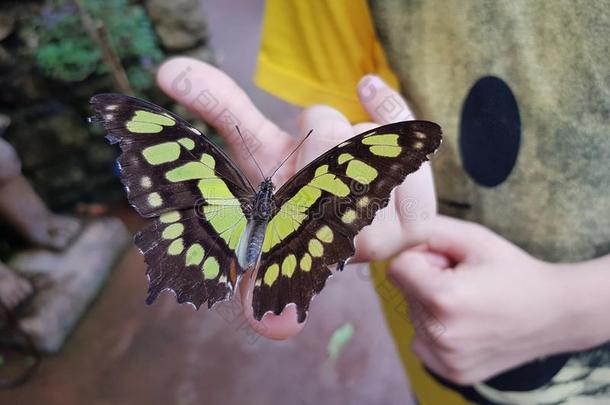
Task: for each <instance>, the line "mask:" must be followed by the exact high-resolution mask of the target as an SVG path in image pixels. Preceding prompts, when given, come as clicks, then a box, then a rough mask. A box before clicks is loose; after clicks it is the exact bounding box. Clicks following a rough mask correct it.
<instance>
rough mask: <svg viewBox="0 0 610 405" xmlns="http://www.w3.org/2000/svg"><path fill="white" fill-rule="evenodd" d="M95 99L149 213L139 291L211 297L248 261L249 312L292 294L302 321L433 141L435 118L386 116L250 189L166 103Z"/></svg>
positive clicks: (137, 198) (131, 187) (196, 301)
mask: <svg viewBox="0 0 610 405" xmlns="http://www.w3.org/2000/svg"><path fill="white" fill-rule="evenodd" d="M91 103H92V105H93V108H94V109H95V111H96V116H97V119H98V120H99V121H101V122H103V124H104V127H105V129H106V130H107V132H108V133H109V134H108V138H109V139H110V140H111V141H112V142H117V143H118V144H119V146H120V148H121V151H122V154H121V155H120V156H119V158H118V163H119V166H120V169H121V173H120V177H121V181H122V182H123V184H124V185H125V189H126V192H127V198H128V200H129V201H130V203H131V204H132V205H133V206H134V207H135V209H136V210H137V211H138V213H140V215H142V216H144V217H146V218H150V219H151V223H150V225H149V226H148V227H147V228H145V229H143V230H141V231H140V232H139V233H138V234H137V235H136V237H135V244H136V245H137V246H138V248H139V249H140V251H141V252H142V254H143V255H144V258H145V261H146V263H147V265H148V270H147V275H148V279H149V291H148V298H147V300H146V302H147V303H152V302H153V301H154V300H155V299H156V297H157V296H158V295H159V293H161V292H162V291H164V290H171V291H174V292H175V294H176V297H177V301H178V302H180V303H183V302H185V303H191V304H193V305H194V306H195V307H196V308H199V307H200V306H201V305H202V304H204V303H207V305H208V307H211V306H212V305H213V304H215V303H216V302H220V301H223V300H226V299H227V298H229V297H231V296H232V294H233V293H234V290H235V287H236V285H237V283H238V281H239V279H240V277H241V276H242V275H243V274H244V273H245V272H247V271H251V270H256V271H255V272H254V273H253V274H254V277H255V278H254V282H253V292H252V307H253V313H254V317H255V318H257V319H261V318H262V317H263V315H264V314H265V313H267V312H272V313H275V314H279V313H280V312H281V311H282V310H283V308H284V307H285V306H286V305H288V304H291V303H293V304H295V305H296V310H297V315H298V321H299V322H302V321H304V320H305V318H306V316H307V311H308V309H309V304H310V302H311V299H312V298H313V297H314V296H315V295H316V294H318V293H319V292H320V291H321V290H322V288H323V287H324V285H325V283H326V279H327V278H328V277H329V276H330V274H331V268H333V267H335V268H337V269H342V267H343V264H344V263H345V261H346V260H347V259H348V258H350V257H352V256H353V255H354V252H355V247H354V238H355V236H356V235H357V234H358V233H359V232H360V230H361V229H362V228H363V227H365V226H367V225H370V224H371V222H372V221H373V219H374V218H375V215H376V213H377V212H378V211H379V210H380V209H382V208H384V207H386V206H387V205H388V202H389V200H390V193H391V192H392V190H393V189H394V188H395V187H397V186H398V185H400V184H401V183H402V182H403V180H404V179H405V177H406V176H407V175H408V174H410V173H412V172H414V171H416V170H417V169H418V168H419V167H420V166H421V164H422V163H423V162H425V161H426V160H428V155H429V154H431V153H433V152H434V151H435V150H436V149H437V148H438V146H439V145H440V142H441V129H440V127H439V126H438V125H437V124H434V123H432V122H428V121H406V122H398V123H394V124H388V125H385V126H382V127H379V128H375V129H372V130H370V131H367V132H364V133H362V134H359V135H357V136H355V137H353V138H351V139H349V140H346V141H345V142H342V143H341V144H339V145H337V146H336V147H334V148H332V149H330V150H329V151H327V152H326V153H324V154H323V155H321V156H320V157H319V158H317V159H315V160H314V161H313V162H311V163H309V164H308V165H306V166H305V167H304V168H302V169H301V170H300V171H299V172H297V173H296V174H294V175H293V176H292V178H291V179H289V180H288V181H287V182H286V183H284V184H283V185H282V186H281V187H280V188H279V189H278V190H277V191H275V190H274V186H273V182H272V180H271V179H270V178H265V179H264V180H263V181H262V183H261V184H260V186H259V187H258V190H255V189H254V187H253V186H252V185H251V183H250V181H249V180H248V179H247V178H246V176H245V175H244V174H243V173H242V172H241V170H240V169H239V168H238V167H237V166H236V165H235V164H234V163H233V162H232V161H231V159H230V158H229V157H228V156H227V155H226V154H225V153H224V152H223V151H222V150H221V149H220V148H218V147H217V146H215V145H214V144H213V143H212V142H211V141H210V140H209V139H208V138H207V137H206V136H205V135H203V134H202V133H201V132H199V131H198V130H196V129H195V128H193V127H192V126H191V125H190V124H188V123H187V122H186V121H184V120H183V119H181V118H180V117H178V116H176V115H174V114H172V113H171V112H169V111H166V110H164V109H163V108H161V107H159V106H156V105H154V104H152V103H149V102H146V101H143V100H139V99H136V98H133V97H128V96H125V95H122V94H98V95H96V96H94V97H93V98H92V99H91Z"/></svg>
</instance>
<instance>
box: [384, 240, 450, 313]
mask: <svg viewBox="0 0 610 405" xmlns="http://www.w3.org/2000/svg"><path fill="white" fill-rule="evenodd" d="M388 277H390V279H391V280H392V281H394V283H396V285H397V286H398V287H399V288H400V289H401V290H402V291H403V292H405V293H407V294H414V296H413V298H414V299H418V300H421V301H422V302H425V301H426V300H425V298H426V297H428V296H430V295H431V294H432V293H433V292H434V291H435V290H436V288H437V287H438V285H439V283H440V282H441V277H442V270H441V269H440V268H438V267H434V266H432V265H431V263H430V262H429V261H428V259H427V258H426V256H425V255H424V254H422V253H421V252H417V251H412V250H407V251H405V252H403V253H402V254H400V255H398V257H396V258H395V259H394V260H392V261H391V262H390V266H389V268H388Z"/></svg>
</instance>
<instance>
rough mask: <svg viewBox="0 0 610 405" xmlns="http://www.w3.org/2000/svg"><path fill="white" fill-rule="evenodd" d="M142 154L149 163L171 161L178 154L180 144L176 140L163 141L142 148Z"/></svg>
mask: <svg viewBox="0 0 610 405" xmlns="http://www.w3.org/2000/svg"><path fill="white" fill-rule="evenodd" d="M142 155H143V156H144V159H146V161H147V162H148V163H150V164H151V165H160V164H162V163H168V162H173V161H175V160H176V159H178V156H180V145H178V144H177V143H176V142H163V143H160V144H158V145H153V146H149V147H148V148H144V150H143V151H142Z"/></svg>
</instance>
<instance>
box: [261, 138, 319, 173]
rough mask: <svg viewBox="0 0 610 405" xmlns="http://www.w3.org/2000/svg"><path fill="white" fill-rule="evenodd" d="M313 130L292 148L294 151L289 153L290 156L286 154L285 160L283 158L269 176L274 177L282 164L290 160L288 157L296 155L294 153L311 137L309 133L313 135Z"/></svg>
mask: <svg viewBox="0 0 610 405" xmlns="http://www.w3.org/2000/svg"><path fill="white" fill-rule="evenodd" d="M312 132H313V129H311V130H309V132H308V133H307V135H305V138H303V139H302V140H301V142H299V144H298V145H297V147H296V148H294V149H293V150H292V152H290V154H289V155H288V156H286V158H285V159H284V160H282V163H280V165H279V166H278V167H276V168H275V170H274V171H273V173H271V176H269V178H272V177H273V175H274V174H275V173H276V172H277V171H278V170H280V167H282V166H283V165H284V163H286V162H287V161H288V159H290V157H291V156H292V155H294V153H295V152H296V151H297V150H299V148H300V147H301V145H303V143H304V142H305V141H306V140H307V138H309V135H311V133H312Z"/></svg>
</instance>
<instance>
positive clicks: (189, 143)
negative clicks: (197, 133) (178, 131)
mask: <svg viewBox="0 0 610 405" xmlns="http://www.w3.org/2000/svg"><path fill="white" fill-rule="evenodd" d="M178 143H179V144H180V145H182V146H184V147H185V148H187V149H188V150H193V149H194V148H195V142H193V140H192V139H190V138H180V139H178Z"/></svg>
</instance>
